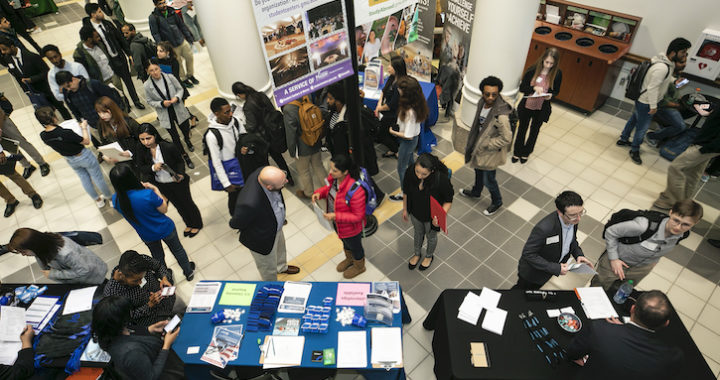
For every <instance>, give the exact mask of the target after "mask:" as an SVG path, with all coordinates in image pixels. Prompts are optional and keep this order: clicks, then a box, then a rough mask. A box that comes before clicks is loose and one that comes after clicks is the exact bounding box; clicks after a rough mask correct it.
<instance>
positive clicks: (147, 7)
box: [116, 0, 155, 39]
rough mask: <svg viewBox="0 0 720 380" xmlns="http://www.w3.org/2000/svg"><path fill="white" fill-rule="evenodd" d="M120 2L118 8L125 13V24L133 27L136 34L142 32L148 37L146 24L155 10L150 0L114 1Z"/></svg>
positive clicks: (147, 25)
mask: <svg viewBox="0 0 720 380" xmlns="http://www.w3.org/2000/svg"><path fill="white" fill-rule="evenodd" d="M116 1H119V2H120V7H121V8H122V10H123V13H125V22H127V23H130V24H133V25H135V29H136V30H137V31H138V32H142V33H143V34H144V35H145V36H146V37H149V38H151V39H152V37H151V36H150V33H149V32H150V26H149V24H148V16H150V13H152V11H153V10H154V9H155V6H153V2H152V1H151V0H116Z"/></svg>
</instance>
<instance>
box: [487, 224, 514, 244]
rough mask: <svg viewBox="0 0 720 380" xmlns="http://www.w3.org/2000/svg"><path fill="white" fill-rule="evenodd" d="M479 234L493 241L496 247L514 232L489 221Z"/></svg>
mask: <svg viewBox="0 0 720 380" xmlns="http://www.w3.org/2000/svg"><path fill="white" fill-rule="evenodd" d="M479 235H480V236H482V237H484V238H485V239H487V240H488V241H489V242H491V243H493V244H494V245H495V246H496V247H501V246H502V245H503V244H504V243H505V242H506V241H507V240H508V239H509V238H510V236H512V233H510V231H508V230H506V229H505V228H503V227H502V226H500V225H499V224H497V223H489V224H488V225H487V226H485V228H483V230H482V231H480V233H479Z"/></svg>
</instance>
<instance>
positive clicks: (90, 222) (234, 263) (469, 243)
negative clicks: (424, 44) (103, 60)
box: [0, 3, 720, 380]
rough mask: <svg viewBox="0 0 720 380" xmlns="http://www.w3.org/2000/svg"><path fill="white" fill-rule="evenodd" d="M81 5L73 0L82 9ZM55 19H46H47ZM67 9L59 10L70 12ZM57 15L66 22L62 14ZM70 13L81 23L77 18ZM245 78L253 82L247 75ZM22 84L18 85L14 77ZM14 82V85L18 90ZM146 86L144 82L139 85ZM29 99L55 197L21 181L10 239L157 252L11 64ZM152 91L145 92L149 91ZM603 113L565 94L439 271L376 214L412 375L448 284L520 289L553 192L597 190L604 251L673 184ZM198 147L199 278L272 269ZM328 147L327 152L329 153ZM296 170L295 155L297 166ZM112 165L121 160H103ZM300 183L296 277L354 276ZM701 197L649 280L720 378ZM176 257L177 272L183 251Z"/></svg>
mask: <svg viewBox="0 0 720 380" xmlns="http://www.w3.org/2000/svg"><path fill="white" fill-rule="evenodd" d="M80 4H81V3H70V4H69V5H64V6H61V7H60V14H61V15H62V17H66V18H68V20H67V21H64V20H62V19H60V20H59V19H58V17H59V16H57V15H47V16H43V19H41V22H42V23H43V24H42V25H44V28H43V29H44V30H43V31H42V32H39V33H36V34H34V35H33V37H34V38H35V39H36V40H37V41H38V43H40V44H41V45H44V44H46V43H50V42H53V43H56V44H58V45H59V46H60V50H61V51H63V52H64V53H65V56H66V57H69V56H71V54H72V50H73V49H74V45H75V44H76V42H75V41H76V40H77V30H78V29H79V22H78V21H74V20H77V17H78V15H77V14H76V13H77V12H76V10H75V9H74V8H75V7H76V6H77V5H80ZM70 7H72V8H70ZM45 19H47V20H45ZM58 20H59V21H58ZM53 22H57V24H52V23H53ZM67 22H71V23H70V24H68V23H67ZM195 62H196V73H197V74H196V76H197V77H198V78H199V79H200V81H201V82H202V83H201V85H200V86H197V87H196V88H194V89H192V90H191V93H192V94H193V96H192V97H191V98H190V99H188V102H187V104H188V105H190V106H191V110H192V111H193V113H195V114H196V115H198V116H199V117H201V119H202V122H201V124H200V125H199V127H198V132H196V133H194V136H193V142H194V144H195V146H196V147H200V135H201V133H200V132H201V131H203V130H204V129H205V127H206V125H205V115H207V114H208V113H209V101H210V99H211V98H212V97H214V96H216V95H217V90H216V83H215V79H214V75H213V72H212V66H211V64H210V61H209V59H208V55H207V52H206V51H205V50H204V49H202V50H200V51H199V52H198V54H197V55H196V59H195ZM238 79H242V77H241V76H239V77H238ZM13 85H14V86H15V87H12V86H13ZM5 86H8V87H9V88H6V87H5ZM137 87H138V88H142V87H141V86H140V85H139V83H137ZM11 88H14V91H15V93H14V95H12V96H13V97H11V100H12V101H13V103H14V104H15V106H16V109H17V110H16V111H15V112H14V113H13V115H12V118H13V120H14V121H15V122H16V123H17V124H18V125H19V126H21V129H22V130H23V131H24V133H25V136H26V137H27V138H28V139H29V140H30V141H31V142H32V143H33V144H34V145H35V146H36V147H37V148H38V149H39V150H40V151H41V153H43V154H44V155H45V156H46V157H47V159H48V161H50V163H51V167H52V172H51V174H50V175H49V176H47V177H41V176H40V175H39V174H37V173H36V174H34V175H33V176H32V177H31V179H30V182H31V183H32V185H33V186H35V188H36V189H38V191H39V192H40V194H41V195H42V196H43V197H44V199H45V205H44V206H43V208H42V209H40V210H35V209H33V208H32V207H31V204H30V202H29V201H28V200H27V198H25V197H23V196H22V194H21V192H20V191H19V189H18V188H17V187H15V185H14V184H12V183H11V184H8V188H9V189H10V190H11V191H12V192H13V193H15V194H17V195H18V199H20V201H21V205H20V207H19V208H18V210H17V212H16V213H15V215H13V216H12V217H10V218H8V219H3V220H2V222H1V223H0V242H4V241H7V240H8V239H9V237H10V236H11V234H12V233H13V231H14V230H15V229H16V228H18V227H20V226H29V227H34V228H37V229H40V230H49V231H62V230H73V229H84V230H96V231H100V232H101V233H102V234H103V236H104V238H105V243H104V244H103V245H102V246H99V247H93V250H94V251H95V252H96V253H97V254H98V255H100V256H101V257H102V258H103V259H104V260H105V261H106V262H107V263H108V265H109V266H110V267H114V266H115V265H117V260H118V257H119V255H120V253H121V252H123V251H125V250H127V249H135V250H137V251H139V252H142V253H147V248H146V247H145V246H144V244H142V242H141V241H140V239H139V238H138V236H137V234H136V233H135V232H134V230H132V228H131V227H130V225H129V224H128V223H127V222H125V221H124V220H123V219H122V218H121V217H120V216H119V215H118V214H117V213H116V212H115V211H113V210H112V209H110V208H108V207H106V208H105V209H103V210H98V209H97V208H96V207H95V205H94V203H93V201H92V200H91V199H90V198H89V197H88V196H87V195H85V193H84V191H83V190H82V188H81V186H80V183H79V181H78V179H77V177H76V176H75V175H74V173H72V169H71V168H69V167H68V165H67V164H66V163H65V161H64V160H63V159H61V158H60V157H59V156H58V155H57V154H55V153H53V152H51V150H50V149H49V148H47V147H46V146H45V145H44V144H42V142H41V141H40V139H39V136H38V133H39V132H40V126H39V125H38V123H37V122H36V121H35V120H34V117H33V116H32V109H31V107H30V106H29V103H28V102H27V99H26V98H25V97H24V95H23V94H22V93H17V91H18V89H17V85H16V84H15V81H14V79H13V78H11V77H10V76H9V75H8V74H7V73H6V72H0V90H3V91H6V92H8V93H12V91H13V90H12V89H11ZM141 96H142V94H141ZM611 106H612V105H610V106H608V108H606V110H608V111H610V113H606V112H602V111H599V112H595V113H593V114H592V115H590V116H586V115H583V114H580V113H577V112H575V111H573V110H570V109H567V108H565V107H562V106H560V105H557V106H555V107H554V109H553V114H552V116H551V119H550V122H549V123H548V124H547V125H545V126H543V129H542V133H541V135H540V138H539V139H538V144H537V147H536V149H535V152H534V153H533V155H532V156H531V158H530V160H529V161H528V163H527V164H526V165H520V164H511V163H509V162H508V163H507V164H506V165H504V166H502V167H501V168H500V170H498V174H497V178H498V181H499V182H500V187H501V192H502V195H503V203H504V206H503V208H502V209H501V211H500V212H499V213H497V214H496V215H494V216H492V217H486V216H484V215H483V214H482V210H484V209H485V208H486V207H487V206H488V204H489V198H488V196H487V195H486V194H483V198H481V199H480V200H474V199H473V200H471V199H467V198H463V197H461V196H457V197H456V198H455V200H454V203H453V207H452V209H451V211H450V215H449V221H448V222H449V235H448V236H442V237H440V241H439V245H438V249H437V252H436V257H435V262H434V263H433V265H432V267H431V269H430V270H428V271H426V272H420V271H417V270H416V271H412V272H411V271H409V270H408V269H407V266H406V261H407V259H408V258H409V256H410V255H411V252H412V228H411V226H410V225H409V224H407V223H405V222H403V221H402V218H401V215H400V213H399V211H400V208H401V204H400V203H393V202H389V201H386V202H384V203H383V205H382V206H381V207H380V208H379V209H378V210H377V211H376V215H377V216H378V219H379V221H380V222H381V226H380V228H379V230H378V232H377V233H376V234H375V235H373V236H371V237H369V238H367V239H364V241H363V244H364V247H365V250H366V254H367V258H368V265H367V266H368V270H367V272H366V273H364V274H362V275H361V276H359V277H358V278H357V279H358V281H373V280H387V279H392V280H398V281H400V283H401V284H402V287H403V289H404V290H405V291H406V299H407V302H408V307H409V309H410V312H411V315H412V316H413V323H412V324H410V325H409V326H405V335H404V338H405V339H404V351H405V367H406V372H407V373H408V377H409V378H411V379H413V380H424V379H431V378H433V377H434V376H433V374H432V367H433V355H432V352H431V351H432V350H431V339H432V334H431V333H429V332H427V331H425V330H424V329H423V328H422V326H421V323H420V322H421V321H422V320H423V318H424V315H425V314H426V312H427V310H428V309H429V308H430V307H431V306H432V303H433V301H434V300H435V298H436V297H437V295H438V294H439V293H440V291H441V290H442V289H445V288H458V287H461V288H478V287H483V286H487V287H493V288H508V287H510V286H511V285H512V284H513V283H514V282H515V280H516V276H517V274H516V271H517V260H518V257H519V255H520V252H521V250H522V247H523V244H524V242H525V239H527V236H528V235H529V233H530V230H531V229H532V226H533V225H534V223H536V222H537V221H538V220H539V219H540V218H542V217H543V216H544V215H546V214H547V213H549V212H552V211H553V210H554V204H553V203H552V200H553V198H554V196H555V195H556V194H557V193H559V192H560V191H562V190H564V189H573V190H575V191H578V192H579V193H580V194H581V195H582V196H583V197H584V199H585V200H586V205H585V206H586V208H587V209H588V215H587V216H585V217H583V219H582V222H581V223H580V227H579V229H580V233H579V234H578V239H579V240H580V242H581V246H582V248H583V250H584V252H585V254H586V255H587V256H588V257H590V258H591V259H593V260H596V259H597V258H598V256H599V255H600V253H602V251H603V249H604V243H603V242H602V240H601V234H602V224H603V223H604V222H605V221H606V220H607V219H608V218H609V216H610V215H611V214H612V213H613V212H614V211H616V210H618V209H621V208H636V209H640V208H649V207H650V206H651V204H652V202H653V200H654V199H655V197H656V196H657V194H658V193H659V191H661V190H662V189H663V187H664V184H665V173H666V170H667V166H668V162H667V161H665V160H664V159H661V158H659V157H658V155H657V152H655V151H654V150H652V149H650V148H647V147H643V148H642V154H643V161H644V164H643V166H637V165H635V164H633V163H632V162H631V161H630V160H629V159H628V155H627V152H626V150H625V149H622V148H619V147H616V146H615V144H614V143H615V140H616V138H617V136H618V135H619V133H620V130H621V129H622V127H623V125H624V123H625V120H623V119H621V118H620V117H617V116H620V115H625V114H621V112H627V110H625V109H620V108H615V109H614V110H613V109H611V108H610V107H611ZM133 116H135V117H136V118H137V119H138V120H139V121H145V122H153V121H154V119H155V115H154V112H153V111H152V110H150V109H148V110H146V111H144V112H142V113H134V114H133ZM434 132H435V133H436V134H437V135H438V140H439V143H438V146H437V147H436V149H435V154H437V155H438V156H440V157H444V159H445V162H446V163H447V164H448V166H449V167H451V168H452V169H453V177H452V182H453V185H454V186H455V190H456V191H457V190H459V189H460V188H463V187H467V186H469V185H470V184H471V183H472V181H473V172H472V171H471V170H470V169H468V168H467V167H464V166H463V165H462V157H461V155H460V154H459V153H458V152H453V149H452V145H451V143H450V138H451V125H450V123H449V122H447V121H444V122H440V123H438V125H437V126H436V127H434ZM199 151H200V149H197V150H196V152H195V153H194V154H193V161H194V162H195V165H196V169H195V170H193V171H192V172H191V173H192V177H191V178H192V180H193V183H192V186H191V188H192V192H193V196H194V198H195V201H196V203H197V204H198V206H199V207H200V209H201V210H202V214H203V218H204V224H205V228H204V229H203V230H202V231H201V233H200V234H198V236H196V237H195V238H193V239H188V238H183V239H182V242H183V244H184V246H185V248H186V250H187V251H188V253H189V255H190V257H191V258H192V259H193V260H194V261H195V262H196V263H197V265H198V268H199V273H198V274H197V276H196V280H195V281H194V282H197V281H198V280H204V279H213V280H259V274H258V272H257V270H256V268H255V265H254V262H253V260H252V257H251V256H250V254H249V252H248V251H247V249H246V248H244V247H242V246H241V245H240V244H239V243H238V242H237V235H236V233H235V232H234V231H232V230H231V229H230V228H229V227H228V226H227V222H228V219H229V218H228V215H227V208H226V204H225V202H226V199H225V195H224V193H222V192H212V191H209V190H208V189H209V187H210V186H209V177H208V169H207V165H206V162H205V158H204V157H203V156H202V155H201V154H200V153H199ZM325 158H327V157H325ZM395 165H396V161H395V160H393V159H387V158H384V159H380V161H379V166H380V170H381V172H380V174H378V175H377V176H376V180H377V182H378V184H379V185H380V187H382V188H383V189H384V190H385V191H388V192H394V191H395V190H397V188H398V186H399V182H398V180H397V174H396V172H395ZM291 168H292V169H293V170H294V163H291ZM104 169H105V170H108V167H104ZM293 190H294V189H288V190H286V191H285V193H284V196H285V199H286V203H287V210H288V220H289V223H288V225H287V226H285V227H284V230H285V236H286V239H287V247H288V257H289V260H290V261H291V262H292V263H294V264H296V265H299V266H300V267H301V268H302V272H301V273H300V274H299V275H296V276H292V279H298V280H300V279H302V280H309V281H337V280H340V279H341V274H339V273H337V272H335V270H334V267H335V265H336V263H337V262H339V260H341V255H342V253H341V247H340V245H339V242H338V240H337V238H336V237H335V235H334V234H329V233H328V232H327V231H325V230H323V229H322V227H320V226H319V224H318V223H317V222H316V221H315V217H314V214H313V213H312V211H311V210H310V209H309V208H308V207H307V205H308V203H307V201H304V200H300V199H298V198H296V197H295V196H294V191H293ZM697 200H698V201H700V202H702V203H703V205H704V206H705V216H704V217H703V220H702V221H701V222H700V223H699V224H698V225H697V226H695V228H694V229H693V233H692V234H691V235H690V237H689V238H688V239H686V240H684V241H683V242H682V243H681V244H680V246H678V247H677V248H676V249H675V250H674V251H673V252H672V253H671V254H670V255H668V256H667V257H666V258H663V259H661V261H660V263H659V264H658V265H657V266H656V267H655V269H654V270H653V272H652V273H651V274H650V275H649V276H648V277H647V278H646V279H645V280H644V281H643V282H642V283H640V284H639V287H640V288H643V289H651V288H656V289H660V290H663V291H666V292H668V294H669V297H670V299H671V300H672V302H673V304H674V305H675V307H676V309H677V310H678V311H679V312H680V315H681V317H682V319H683V322H684V323H685V326H686V327H687V328H688V330H689V331H690V332H691V334H692V336H693V338H694V339H695V341H696V343H697V345H698V346H699V347H700V350H701V351H702V352H703V354H704V355H705V358H706V360H707V362H708V364H709V365H710V367H711V368H712V369H713V371H714V372H715V374H716V376H717V375H718V374H719V373H720V327H718V324H717V320H719V319H720V287H719V286H718V284H720V250H718V249H716V248H714V247H712V246H710V245H709V244H708V243H707V241H706V238H707V237H713V238H720V227H719V226H720V210H719V209H720V182H718V181H717V180H711V182H709V183H707V184H704V185H703V186H702V188H701V189H700V190H699V192H698V195H697ZM169 215H170V216H171V217H172V218H173V219H174V220H175V221H176V223H177V224H178V227H180V228H182V227H183V224H182V221H181V219H180V218H179V216H178V214H177V212H176V211H175V210H174V209H173V208H171V210H170V212H169ZM167 261H168V264H169V265H170V266H171V267H172V268H174V269H176V270H178V268H177V263H176V262H175V260H174V258H173V257H172V255H171V254H169V252H168V255H167ZM38 269H39V268H38V267H37V264H34V262H32V261H30V260H28V259H27V258H25V257H22V256H19V255H13V254H8V255H5V256H2V257H0V278H2V280H3V281H5V282H14V281H17V282H29V281H36V282H42V281H43V278H42V276H41V274H40V272H39V270H38ZM588 280H589V278H588V277H587V276H581V275H573V274H570V275H568V276H566V277H564V278H561V279H554V280H552V281H551V282H550V283H548V285H546V288H548V289H560V288H563V289H568V288H571V287H574V286H579V285H583V284H585V283H586V282H587V281H588ZM194 282H193V283H188V282H186V281H181V282H179V283H178V287H179V290H178V292H179V295H180V297H181V298H183V299H185V300H187V296H188V295H189V294H190V292H191V290H192V287H193V284H194ZM355 377H356V375H355V374H353V373H352V372H348V373H342V374H340V375H339V376H338V378H340V379H353V378H355Z"/></svg>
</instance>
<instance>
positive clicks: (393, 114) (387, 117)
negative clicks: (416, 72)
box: [375, 56, 407, 157]
mask: <svg viewBox="0 0 720 380" xmlns="http://www.w3.org/2000/svg"><path fill="white" fill-rule="evenodd" d="M388 73H390V76H389V77H388V79H387V81H386V82H385V85H384V86H383V89H382V94H381V95H380V99H378V104H377V106H376V107H375V116H378V117H379V116H380V114H382V119H380V129H379V130H378V135H377V137H376V138H375V139H376V141H377V142H378V143H380V144H383V145H385V146H386V147H387V149H388V150H387V152H385V153H383V157H397V152H398V142H397V139H396V138H395V137H393V136H392V135H390V128H392V127H394V126H395V124H397V114H398V99H399V96H400V95H399V94H398V90H397V83H398V80H400V79H401V78H402V77H405V76H407V67H406V66H405V60H404V59H403V58H402V57H400V56H394V57H392V58H391V59H390V66H389V67H388Z"/></svg>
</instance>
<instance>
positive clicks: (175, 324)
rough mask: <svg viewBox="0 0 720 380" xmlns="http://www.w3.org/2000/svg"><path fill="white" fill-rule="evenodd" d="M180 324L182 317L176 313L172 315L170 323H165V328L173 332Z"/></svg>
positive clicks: (166, 330)
mask: <svg viewBox="0 0 720 380" xmlns="http://www.w3.org/2000/svg"><path fill="white" fill-rule="evenodd" d="M179 324H180V317H178V315H177V314H175V316H174V317H172V319H171V320H170V322H168V324H167V325H165V328H164V329H163V330H165V332H166V333H171V332H173V331H174V330H175V329H176V328H177V327H178V325H179Z"/></svg>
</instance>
